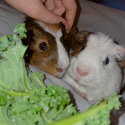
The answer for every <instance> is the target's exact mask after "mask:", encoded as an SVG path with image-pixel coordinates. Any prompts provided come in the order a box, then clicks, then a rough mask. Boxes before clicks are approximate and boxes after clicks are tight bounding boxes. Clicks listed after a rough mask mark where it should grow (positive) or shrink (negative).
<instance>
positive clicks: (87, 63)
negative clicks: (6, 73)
mask: <svg viewBox="0 0 125 125" xmlns="http://www.w3.org/2000/svg"><path fill="white" fill-rule="evenodd" d="M76 44H77V45H76ZM76 46H77V47H76ZM124 56H125V48H123V47H122V46H120V45H118V44H117V43H116V42H114V40H113V39H112V38H110V37H109V36H107V35H105V34H103V33H101V32H96V33H93V32H87V31H86V32H84V31H81V32H78V33H76V34H75V35H74V37H73V35H72V39H71V58H70V65H69V67H68V69H67V72H66V73H65V75H64V77H63V78H62V79H63V80H64V81H65V82H66V83H67V84H69V85H70V86H71V87H72V88H73V89H74V90H75V91H76V92H77V93H78V94H79V95H81V96H82V97H83V98H84V99H86V100H87V101H88V102H93V101H94V102H95V101H98V100H99V99H101V98H103V97H105V96H108V95H110V94H111V93H113V92H116V93H119V91H120V89H121V87H122V86H123V83H122V73H121V68H120V67H119V65H122V66H124V65H125V63H122V62H119V65H118V61H123V60H124Z"/></svg>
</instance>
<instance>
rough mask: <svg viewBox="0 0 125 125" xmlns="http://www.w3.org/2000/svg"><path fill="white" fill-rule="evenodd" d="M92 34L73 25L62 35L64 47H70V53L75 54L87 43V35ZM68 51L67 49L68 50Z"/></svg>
mask: <svg viewBox="0 0 125 125" xmlns="http://www.w3.org/2000/svg"><path fill="white" fill-rule="evenodd" d="M90 34H92V32H88V31H80V32H79V31H78V29H77V28H76V27H73V28H72V30H71V31H70V33H69V34H65V35H64V40H65V41H66V42H67V45H65V46H66V47H67V46H68V48H70V51H71V55H72V56H77V54H79V53H80V51H82V50H83V49H84V48H85V47H86V44H87V37H88V36H89V35H90ZM68 51H69V50H68Z"/></svg>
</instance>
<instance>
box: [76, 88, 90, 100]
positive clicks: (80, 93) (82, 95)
mask: <svg viewBox="0 0 125 125" xmlns="http://www.w3.org/2000/svg"><path fill="white" fill-rule="evenodd" d="M76 93H77V94H78V95H80V96H81V97H82V98H83V99H85V100H86V101H88V98H87V96H86V95H85V94H84V93H83V92H80V91H78V90H76Z"/></svg>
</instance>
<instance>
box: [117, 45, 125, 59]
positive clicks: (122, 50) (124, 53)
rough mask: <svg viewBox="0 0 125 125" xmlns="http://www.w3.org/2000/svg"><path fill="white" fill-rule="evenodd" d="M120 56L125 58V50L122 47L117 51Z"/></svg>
mask: <svg viewBox="0 0 125 125" xmlns="http://www.w3.org/2000/svg"><path fill="white" fill-rule="evenodd" d="M117 52H118V55H119V56H120V58H124V57H125V48H123V47H120V48H118V49H117Z"/></svg>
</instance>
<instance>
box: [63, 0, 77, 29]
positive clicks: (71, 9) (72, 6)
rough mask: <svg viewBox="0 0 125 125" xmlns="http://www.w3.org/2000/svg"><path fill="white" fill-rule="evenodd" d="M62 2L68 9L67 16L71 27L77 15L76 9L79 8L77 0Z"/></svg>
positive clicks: (64, 0)
mask: <svg viewBox="0 0 125 125" xmlns="http://www.w3.org/2000/svg"><path fill="white" fill-rule="evenodd" d="M62 3H63V5H64V7H65V9H66V15H65V18H66V20H67V22H68V24H69V26H70V28H71V27H72V25H73V22H74V18H75V15H76V10H77V5H76V2H75V0H62Z"/></svg>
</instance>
